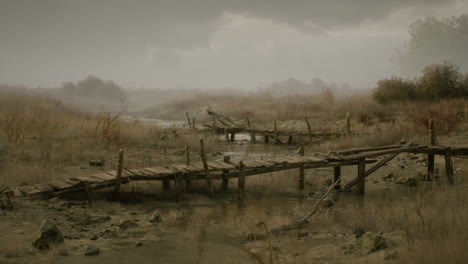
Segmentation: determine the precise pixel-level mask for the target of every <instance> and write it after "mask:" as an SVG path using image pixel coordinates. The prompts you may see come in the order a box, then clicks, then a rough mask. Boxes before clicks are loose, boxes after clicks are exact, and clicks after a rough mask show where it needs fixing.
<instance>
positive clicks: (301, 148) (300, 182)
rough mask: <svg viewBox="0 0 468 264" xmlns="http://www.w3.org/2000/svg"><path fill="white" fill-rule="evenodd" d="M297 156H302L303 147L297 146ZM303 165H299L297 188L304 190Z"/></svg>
mask: <svg viewBox="0 0 468 264" xmlns="http://www.w3.org/2000/svg"><path fill="white" fill-rule="evenodd" d="M297 153H298V154H299V156H304V147H299V150H298V151H297ZM304 174H305V173H304V166H301V167H300V168H299V190H301V191H302V190H304Z"/></svg>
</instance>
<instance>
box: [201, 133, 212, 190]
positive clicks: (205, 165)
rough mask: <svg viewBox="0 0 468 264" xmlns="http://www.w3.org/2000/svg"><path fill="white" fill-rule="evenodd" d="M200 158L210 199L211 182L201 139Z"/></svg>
mask: <svg viewBox="0 0 468 264" xmlns="http://www.w3.org/2000/svg"><path fill="white" fill-rule="evenodd" d="M200 156H201V159H202V163H203V168H204V169H205V177H206V183H207V185H208V190H209V192H210V198H213V183H212V182H211V176H210V173H209V171H208V161H207V158H206V153H205V144H204V142H203V138H200Z"/></svg>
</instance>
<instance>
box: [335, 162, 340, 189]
mask: <svg viewBox="0 0 468 264" xmlns="http://www.w3.org/2000/svg"><path fill="white" fill-rule="evenodd" d="M333 172H334V175H333V182H334V183H335V187H334V188H335V190H340V189H341V167H340V166H338V167H333Z"/></svg>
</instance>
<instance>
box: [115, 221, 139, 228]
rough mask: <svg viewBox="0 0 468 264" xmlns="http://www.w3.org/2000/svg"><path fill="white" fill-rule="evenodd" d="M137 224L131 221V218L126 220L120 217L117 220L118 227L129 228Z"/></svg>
mask: <svg viewBox="0 0 468 264" xmlns="http://www.w3.org/2000/svg"><path fill="white" fill-rule="evenodd" d="M136 226H138V225H137V224H136V223H135V222H133V221H132V220H126V219H122V220H120V222H119V227H120V229H123V230H125V229H129V228H132V227H136Z"/></svg>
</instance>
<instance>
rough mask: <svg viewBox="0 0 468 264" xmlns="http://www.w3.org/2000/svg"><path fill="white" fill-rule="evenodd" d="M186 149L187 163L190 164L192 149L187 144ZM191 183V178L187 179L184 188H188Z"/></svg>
mask: <svg viewBox="0 0 468 264" xmlns="http://www.w3.org/2000/svg"><path fill="white" fill-rule="evenodd" d="M184 150H185V165H187V166H189V165H190V151H189V147H188V146H187V145H185V148H184ZM189 184H190V180H189V179H187V180H186V181H185V188H184V189H187V188H188V186H189Z"/></svg>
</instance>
